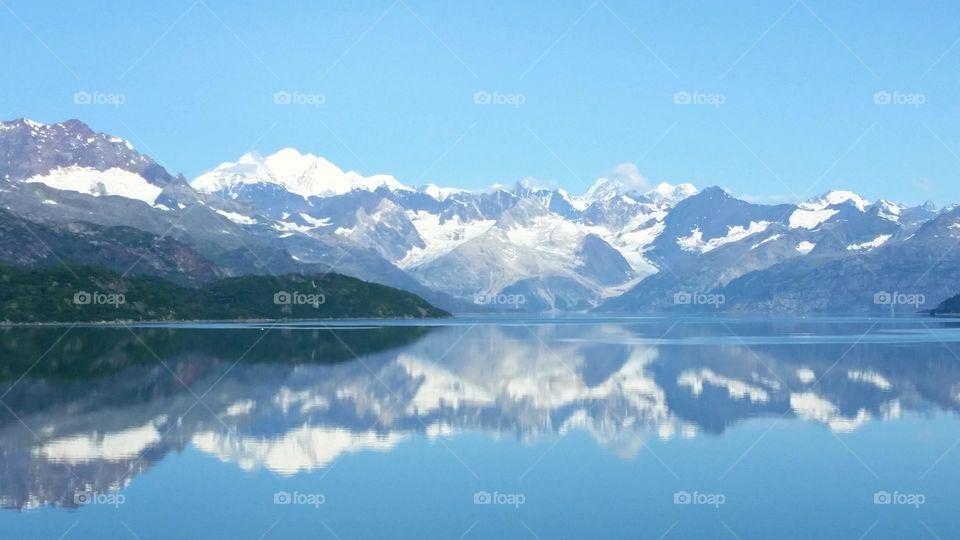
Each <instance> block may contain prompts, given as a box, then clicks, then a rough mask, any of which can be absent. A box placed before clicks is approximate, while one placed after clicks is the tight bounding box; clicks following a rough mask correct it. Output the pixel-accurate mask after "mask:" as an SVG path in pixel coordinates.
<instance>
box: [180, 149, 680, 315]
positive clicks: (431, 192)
mask: <svg viewBox="0 0 960 540" xmlns="http://www.w3.org/2000/svg"><path fill="white" fill-rule="evenodd" d="M191 185H192V186H193V187H194V188H195V189H196V190H197V191H200V192H203V193H208V194H212V195H217V196H220V197H222V198H226V199H229V200H231V201H235V202H237V203H239V204H243V205H246V206H247V207H249V209H250V213H251V216H250V217H248V218H246V219H248V220H250V221H251V222H253V221H257V219H259V218H257V217H254V215H255V214H259V215H262V216H266V217H268V218H269V219H272V220H273V222H274V223H273V227H274V228H275V229H276V230H278V231H283V234H284V235H288V236H284V238H291V237H293V236H295V235H298V234H305V235H312V236H322V237H330V236H333V237H337V238H341V239H344V240H347V241H349V242H350V243H352V244H354V245H357V246H360V247H362V248H367V249H371V250H373V251H376V252H377V253H378V254H379V255H380V256H382V257H383V258H385V259H386V260H388V261H389V262H391V263H392V264H394V265H396V266H397V267H399V268H402V269H404V270H405V271H407V272H408V273H409V274H410V275H412V276H414V277H415V278H416V279H417V280H418V281H419V282H420V283H422V284H424V285H425V286H427V287H430V288H432V289H435V290H440V291H445V292H447V293H450V294H453V295H454V296H455V297H458V298H461V299H463V300H465V301H468V302H474V303H478V304H482V305H489V304H497V303H498V301H499V300H498V299H499V298H501V297H505V296H509V297H510V298H512V299H514V300H516V299H520V298H522V300H521V301H518V302H514V303H512V304H511V307H512V308H514V309H517V308H520V307H521V306H522V308H523V309H533V310H544V309H546V310H550V309H588V308H591V307H593V306H596V305H597V304H598V303H599V302H600V301H602V299H603V298H606V297H609V296H614V295H616V294H619V292H621V291H622V290H623V289H624V288H626V287H628V286H629V285H630V284H631V283H633V282H635V280H637V279H639V278H641V277H644V276H646V275H648V274H650V273H652V272H654V271H655V270H656V268H655V267H654V266H653V265H652V264H651V263H650V262H649V261H648V260H646V259H645V258H644V256H643V252H644V249H645V247H646V244H647V243H649V242H650V241H652V240H653V238H654V237H655V235H656V232H657V230H658V223H659V222H660V221H661V220H662V219H663V217H664V216H665V215H666V211H667V210H668V209H669V208H670V207H671V206H672V205H673V204H675V203H676V202H678V201H679V200H682V199H683V198H685V197H687V196H689V195H691V194H693V193H696V189H695V188H694V187H693V186H692V185H689V184H684V185H680V186H671V185H669V184H661V185H659V186H657V187H656V188H654V189H653V190H650V191H644V192H641V191H637V190H636V189H634V188H632V187H630V186H628V185H627V184H626V183H624V182H623V181H621V180H618V179H615V178H601V179H599V180H597V182H596V183H595V184H594V185H593V186H592V187H591V188H590V189H589V190H588V191H587V192H586V193H585V194H584V195H582V196H571V195H569V194H568V193H566V192H565V191H563V190H549V189H536V188H528V187H525V186H523V185H522V184H517V185H516V186H513V187H509V188H508V187H496V188H493V189H491V190H485V191H466V190H458V189H450V188H440V187H437V186H434V185H429V186H422V187H416V188H414V187H408V186H405V185H403V184H401V183H400V182H399V181H397V180H396V179H395V178H394V177H392V176H389V175H375V176H370V177H364V176H362V175H360V174H358V173H356V172H343V171H342V170H341V169H340V168H338V167H336V166H334V165H332V164H331V163H329V162H328V161H326V160H323V159H322V158H318V157H316V156H313V155H309V154H307V155H303V154H300V153H299V152H297V151H294V150H290V149H286V150H281V151H279V152H277V153H275V154H272V155H270V156H268V157H266V158H262V157H259V156H256V155H253V154H247V155H244V156H243V157H241V158H240V160H238V161H237V162H235V163H225V164H222V165H220V166H219V167H217V168H216V169H215V170H213V171H211V172H210V173H206V174H204V175H201V176H199V177H198V178H196V179H195V180H194V181H193V182H191ZM298 257H299V255H298ZM490 307H494V308H495V307H504V306H500V305H494V306H490Z"/></svg>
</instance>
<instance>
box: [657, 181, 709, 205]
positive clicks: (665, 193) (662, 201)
mask: <svg viewBox="0 0 960 540" xmlns="http://www.w3.org/2000/svg"><path fill="white" fill-rule="evenodd" d="M696 194H697V188H696V187H695V186H694V185H693V184H678V185H675V186H674V185H671V184H668V183H666V182H662V183H660V184H658V185H657V187H655V188H653V189H651V190H650V191H648V192H647V193H645V194H644V197H645V198H646V199H647V200H648V201H650V202H651V203H653V204H656V205H658V206H661V205H663V206H673V205H675V204H677V203H678V202H680V201H682V200H684V199H686V198H687V197H693V196H694V195H696Z"/></svg>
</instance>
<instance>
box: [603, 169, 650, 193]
mask: <svg viewBox="0 0 960 540" xmlns="http://www.w3.org/2000/svg"><path fill="white" fill-rule="evenodd" d="M607 178H609V179H611V180H615V181H617V182H620V183H621V184H623V185H624V186H626V187H627V189H630V190H636V191H642V190H645V189H647V179H646V177H644V176H643V175H642V174H640V169H638V168H637V166H636V164H634V163H621V164H620V165H617V166H616V167H614V168H613V170H612V171H610V172H609V173H608V174H607Z"/></svg>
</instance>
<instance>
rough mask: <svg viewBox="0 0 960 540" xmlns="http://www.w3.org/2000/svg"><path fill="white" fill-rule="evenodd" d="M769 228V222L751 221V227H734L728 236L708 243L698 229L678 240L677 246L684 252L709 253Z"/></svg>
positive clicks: (729, 230)
mask: <svg viewBox="0 0 960 540" xmlns="http://www.w3.org/2000/svg"><path fill="white" fill-rule="evenodd" d="M769 226H770V222H769V221H751V222H750V225H748V226H746V227H744V226H742V225H734V226H732V227H729V228H728V229H727V235H726V236H721V237H719V238H711V239H710V240H707V241H704V240H703V232H702V231H701V230H700V228H699V227H698V228H695V229H693V230H692V231H690V236H685V237H683V238H678V239H677V244H678V245H679V246H680V248H681V249H683V250H684V251H699V252H700V253H708V252H710V251H713V250H715V249H717V248H718V247H720V246H723V245H726V244H730V243H733V242H738V241H740V240H743V239H744V238H746V237H748V236H752V235H754V234H758V233H762V232H763V231H765V230H767V228H768V227H769Z"/></svg>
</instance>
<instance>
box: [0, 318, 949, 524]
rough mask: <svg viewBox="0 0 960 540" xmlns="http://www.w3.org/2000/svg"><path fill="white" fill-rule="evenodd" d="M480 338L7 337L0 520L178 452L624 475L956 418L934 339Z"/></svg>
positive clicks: (939, 328)
mask: <svg viewBox="0 0 960 540" xmlns="http://www.w3.org/2000/svg"><path fill="white" fill-rule="evenodd" d="M476 322H477V324H473V323H469V324H468V323H466V322H463V323H456V324H446V325H441V326H435V327H421V326H413V325H400V326H382V327H378V326H367V327H335V328H326V327H311V326H309V325H298V326H288V327H283V328H265V329H261V328H258V327H250V328H244V327H239V328H238V327H231V328H132V329H126V328H110V329H104V328H79V327H78V328H73V329H71V330H70V331H69V332H67V333H66V335H65V336H63V334H64V332H65V331H66V328H8V329H6V330H3V331H2V332H0V353H2V358H3V363H2V365H0V396H2V397H0V401H2V403H3V405H5V406H4V407H2V408H0V449H2V453H0V504H2V506H4V507H7V508H20V509H22V508H29V507H35V506H40V505H57V506H66V507H71V506H76V505H77V502H76V497H75V495H76V493H78V492H94V493H108V492H114V491H117V490H122V489H123V488H124V487H125V486H126V485H127V484H128V483H129V482H130V481H131V480H133V479H135V478H136V477H137V475H140V474H149V470H150V468H151V467H152V466H154V465H155V464H157V463H158V462H159V461H161V460H162V459H163V458H164V457H165V456H166V455H167V454H168V453H169V452H171V451H181V450H183V449H184V448H186V447H187V446H192V447H193V448H195V449H198V450H199V451H201V452H204V453H207V454H210V455H212V456H215V457H216V458H218V459H220V460H222V461H224V462H228V463H233V464H235V465H236V466H237V467H239V468H241V469H243V470H247V471H255V470H259V469H267V470H270V471H272V472H274V473H275V474H278V475H281V476H285V475H296V474H298V473H301V472H306V471H312V470H316V469H319V468H324V467H328V466H330V464H331V463H333V462H334V461H335V460H336V459H337V458H338V457H340V456H342V455H345V454H347V453H351V452H368V451H373V452H376V451H381V452H383V451H389V450H391V449H392V448H394V447H396V446H397V445H398V444H400V443H401V442H402V441H404V440H405V439H411V438H416V437H426V438H431V439H435V438H449V437H454V436H457V435H458V434H462V433H466V432H473V433H478V434H486V435H494V436H497V437H500V438H504V437H512V438H515V439H518V440H521V441H528V440H533V439H543V438H547V439H549V438H556V437H558V436H560V435H562V434H563V433H565V432H567V431H569V430H585V431H586V432H588V433H589V434H590V435H591V436H592V437H593V438H594V439H595V440H596V442H597V443H598V444H599V445H601V446H603V447H606V448H608V449H609V451H610V452H612V453H614V454H615V455H617V456H620V457H622V458H624V459H632V458H634V457H635V456H636V455H637V454H638V453H639V452H640V451H641V450H642V448H643V447H644V441H645V440H648V439H649V438H651V437H655V438H660V439H672V438H692V437H702V436H720V435H722V434H723V433H724V432H725V431H726V430H728V429H730V428H731V427H732V426H735V425H736V424H738V423H740V422H743V421H746V420H748V419H750V418H754V417H773V418H780V417H784V418H796V419H800V420H804V421H809V422H814V423H817V424H822V425H823V427H824V429H829V430H832V431H834V432H837V433H840V432H850V431H853V430H857V429H858V428H860V427H861V426H863V425H864V424H866V423H869V422H878V421H884V420H889V419H896V418H898V417H899V416H901V415H902V414H904V413H906V412H912V411H921V412H922V411H928V410H947V411H954V410H956V408H957V406H958V399H960V361H958V360H957V357H956V356H955V354H954V350H953V349H955V348H956V347H955V346H956V344H955V343H954V342H955V341H956V340H957V338H958V337H960V333H958V330H957V329H956V327H955V326H954V325H953V324H952V323H947V322H942V321H940V322H935V321H929V322H927V321H924V323H923V324H921V323H919V322H916V321H909V320H908V321H898V320H891V321H867V320H864V321H845V322H843V323H842V324H838V323H837V322H836V321H816V320H814V321H766V322H760V321H743V320H740V321H737V320H727V321H724V320H691V321H670V320H656V319H653V320H633V321H603V320H599V321H577V322H570V321H534V320H530V321H513V322H510V323H509V324H491V323H487V322H483V321H476ZM926 325H930V327H929V328H930V329H929V330H928V329H927V327H926ZM61 336H62V337H61ZM24 373H26V374H25V375H23V374H24ZM21 375H23V376H22V377H21Z"/></svg>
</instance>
